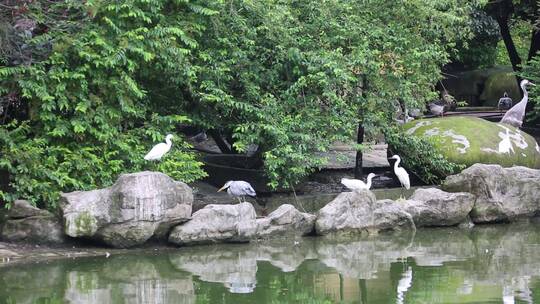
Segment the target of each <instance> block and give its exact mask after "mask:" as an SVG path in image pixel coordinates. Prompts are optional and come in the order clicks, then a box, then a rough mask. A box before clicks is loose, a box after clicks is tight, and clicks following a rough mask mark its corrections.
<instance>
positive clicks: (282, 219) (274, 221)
mask: <svg viewBox="0 0 540 304" xmlns="http://www.w3.org/2000/svg"><path fill="white" fill-rule="evenodd" d="M315 218H316V217H315V215H313V214H309V213H303V212H300V211H298V210H297V209H296V208H295V207H294V206H293V205H290V204H283V205H281V206H279V208H277V209H276V210H275V211H273V212H272V213H270V214H269V215H268V216H267V217H265V218H261V219H257V232H256V237H257V238H269V237H276V236H286V235H292V236H302V235H307V234H309V233H311V232H312V231H313V228H314V224H315Z"/></svg>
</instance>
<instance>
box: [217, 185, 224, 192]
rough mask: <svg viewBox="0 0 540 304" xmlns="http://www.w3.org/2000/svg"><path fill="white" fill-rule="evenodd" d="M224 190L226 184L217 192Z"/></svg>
mask: <svg viewBox="0 0 540 304" xmlns="http://www.w3.org/2000/svg"><path fill="white" fill-rule="evenodd" d="M223 190H225V186H223V187H221V188H219V190H218V191H217V192H220V191H223Z"/></svg>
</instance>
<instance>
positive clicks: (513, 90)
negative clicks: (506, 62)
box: [480, 72, 521, 107]
mask: <svg viewBox="0 0 540 304" xmlns="http://www.w3.org/2000/svg"><path fill="white" fill-rule="evenodd" d="M504 92H506V93H508V97H510V98H512V100H513V104H516V103H518V102H519V100H520V99H521V93H520V89H519V87H518V85H517V82H516V76H515V75H514V73H504V72H501V73H497V74H493V75H491V76H489V78H488V79H487V80H486V83H485V85H484V91H482V95H480V100H482V101H483V105H484V106H492V107H496V106H497V104H498V103H499V99H500V98H501V97H503V95H504Z"/></svg>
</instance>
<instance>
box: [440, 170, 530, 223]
mask: <svg viewBox="0 0 540 304" xmlns="http://www.w3.org/2000/svg"><path fill="white" fill-rule="evenodd" d="M442 188H443V189H445V190H446V191H452V192H453V191H466V192H469V193H471V194H473V195H474V197H475V200H474V207H473V208H472V211H471V213H470V215H471V219H472V221H473V222H474V223H490V222H511V221H514V220H516V219H518V218H522V217H533V216H536V215H540V170H534V169H529V168H526V167H511V168H503V167H501V166H499V165H481V164H475V165H473V166H471V167H469V168H467V169H465V170H463V171H462V172H461V173H459V174H456V175H452V176H449V177H448V178H447V179H446V180H445V181H444V183H443V185H442Z"/></svg>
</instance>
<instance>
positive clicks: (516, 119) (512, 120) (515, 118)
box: [501, 79, 534, 128]
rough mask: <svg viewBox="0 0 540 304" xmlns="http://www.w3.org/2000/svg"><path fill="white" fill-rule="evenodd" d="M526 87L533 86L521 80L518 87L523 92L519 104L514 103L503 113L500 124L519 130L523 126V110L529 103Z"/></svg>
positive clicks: (525, 80)
mask: <svg viewBox="0 0 540 304" xmlns="http://www.w3.org/2000/svg"><path fill="white" fill-rule="evenodd" d="M527 85H534V84H533V83H531V82H529V81H528V80H527V79H523V80H522V81H521V83H520V84H519V86H520V87H521V89H522V90H523V98H522V99H521V101H520V102H518V103H516V105H515V106H513V107H512V108H511V109H510V110H508V111H506V113H504V116H503V118H502V119H501V123H504V124H507V125H511V126H514V127H516V128H521V125H522V124H523V117H524V116H525V109H526V108H527V101H529V93H528V92H527Z"/></svg>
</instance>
